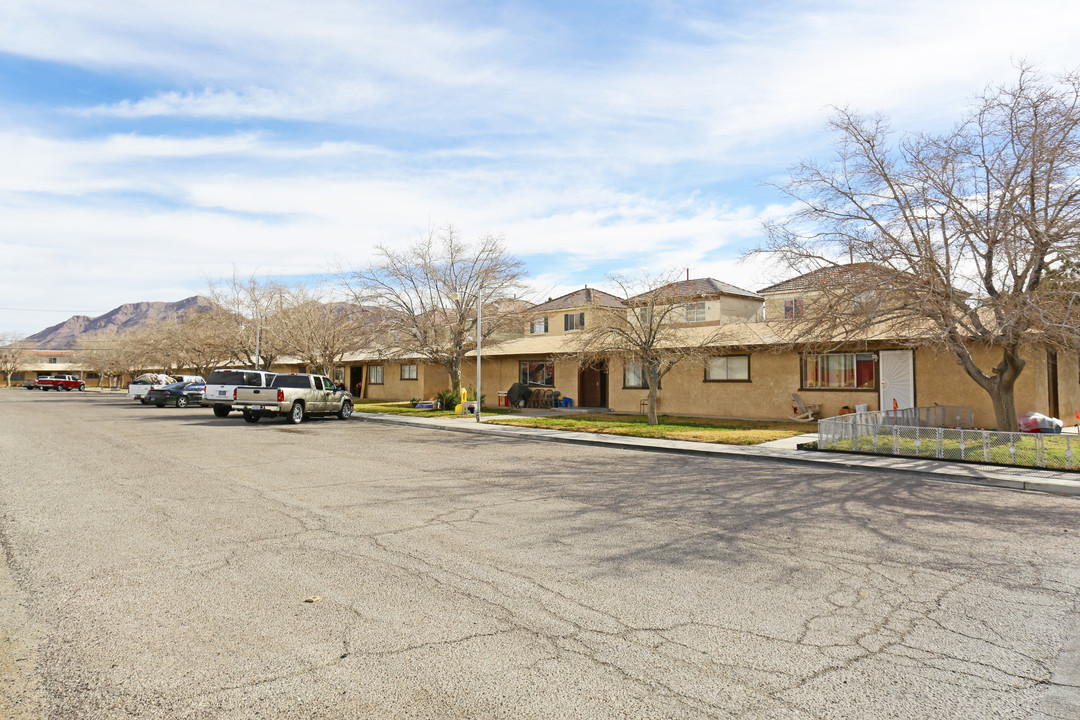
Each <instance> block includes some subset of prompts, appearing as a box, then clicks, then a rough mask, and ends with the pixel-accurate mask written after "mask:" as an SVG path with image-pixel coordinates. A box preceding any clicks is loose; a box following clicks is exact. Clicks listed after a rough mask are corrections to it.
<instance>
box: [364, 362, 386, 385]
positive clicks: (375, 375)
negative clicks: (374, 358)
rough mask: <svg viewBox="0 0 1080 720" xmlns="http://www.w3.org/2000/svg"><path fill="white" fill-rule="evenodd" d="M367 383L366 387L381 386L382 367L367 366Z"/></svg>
mask: <svg viewBox="0 0 1080 720" xmlns="http://www.w3.org/2000/svg"><path fill="white" fill-rule="evenodd" d="M367 381H368V385H382V384H383V366H382V365H368V368H367Z"/></svg>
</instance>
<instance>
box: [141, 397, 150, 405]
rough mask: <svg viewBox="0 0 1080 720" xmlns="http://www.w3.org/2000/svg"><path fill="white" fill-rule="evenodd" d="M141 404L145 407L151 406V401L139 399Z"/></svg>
mask: <svg viewBox="0 0 1080 720" xmlns="http://www.w3.org/2000/svg"><path fill="white" fill-rule="evenodd" d="M139 402H141V403H142V404H143V405H149V404H150V401H149V400H147V399H146V398H139Z"/></svg>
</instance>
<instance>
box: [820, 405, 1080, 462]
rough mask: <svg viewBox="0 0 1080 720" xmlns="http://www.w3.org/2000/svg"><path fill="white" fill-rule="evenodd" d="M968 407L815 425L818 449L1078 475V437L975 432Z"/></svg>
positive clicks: (860, 416) (837, 419) (883, 414)
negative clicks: (1028, 468)
mask: <svg viewBox="0 0 1080 720" xmlns="http://www.w3.org/2000/svg"><path fill="white" fill-rule="evenodd" d="M974 418H975V411H974V410H973V409H972V408H965V407H956V406H948V405H935V406H933V407H922V408H906V409H904V410H886V411H881V412H865V413H854V414H850V415H840V416H838V417H832V418H825V419H823V420H819V421H818V447H819V448H821V449H822V450H839V451H842V452H862V453H872V454H876V455H894V456H897V457H916V458H929V459H935V460H958V461H961V462H981V463H994V464H998V465H1019V466H1024V467H1036V468H1044V469H1047V470H1073V471H1076V470H1080V457H1077V455H1078V454H1080V437H1078V436H1076V435H1072V434H1063V435H1052V434H1046V433H1014V432H997V431H994V430H975V429H972V425H973V424H974Z"/></svg>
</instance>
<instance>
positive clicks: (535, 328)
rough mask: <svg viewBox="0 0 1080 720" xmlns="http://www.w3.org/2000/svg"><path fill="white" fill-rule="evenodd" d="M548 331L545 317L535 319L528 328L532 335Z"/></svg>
mask: <svg viewBox="0 0 1080 720" xmlns="http://www.w3.org/2000/svg"><path fill="white" fill-rule="evenodd" d="M547 331H548V319H547V318H546V317H542V318H536V319H535V320H533V321H532V325H530V326H529V332H531V333H533V334H539V333H546V332H547Z"/></svg>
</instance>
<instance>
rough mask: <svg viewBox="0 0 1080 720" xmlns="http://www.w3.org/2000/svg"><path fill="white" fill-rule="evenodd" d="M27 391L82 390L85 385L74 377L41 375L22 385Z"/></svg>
mask: <svg viewBox="0 0 1080 720" xmlns="http://www.w3.org/2000/svg"><path fill="white" fill-rule="evenodd" d="M23 387H24V388H26V389H27V390H56V391H57V392H59V391H60V390H84V389H86V384H85V383H84V382H83V381H82V380H80V379H79V378H77V377H75V376H74V375H43V376H41V377H39V378H37V379H36V380H34V381H32V382H30V383H25V382H24V383H23Z"/></svg>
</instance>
